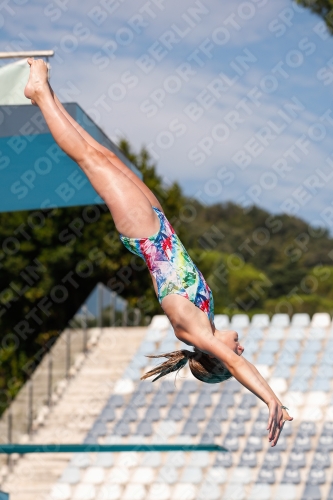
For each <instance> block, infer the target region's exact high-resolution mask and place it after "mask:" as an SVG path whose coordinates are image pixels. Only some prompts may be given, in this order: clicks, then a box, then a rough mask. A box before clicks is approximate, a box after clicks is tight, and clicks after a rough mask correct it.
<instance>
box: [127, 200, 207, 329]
mask: <svg viewBox="0 0 333 500" xmlns="http://www.w3.org/2000/svg"><path fill="white" fill-rule="evenodd" d="M153 209H154V211H155V212H156V214H157V215H158V217H159V219H160V229H159V231H158V232H157V233H156V234H154V235H153V236H149V238H127V237H126V236H123V235H122V234H121V235H120V239H121V241H122V243H123V244H124V245H125V247H126V248H127V249H128V250H130V252H132V253H134V254H136V255H138V256H139V257H141V258H142V259H144V260H145V261H146V264H147V266H148V269H149V271H150V273H151V274H152V275H153V276H154V278H155V279H156V283H157V291H158V300H159V302H160V303H161V302H162V300H163V299H164V297H166V296H167V295H170V294H172V293H175V294H177V295H181V296H182V297H186V298H187V299H188V300H189V301H190V302H193V304H194V305H196V306H197V307H199V309H201V310H202V311H203V312H204V313H206V314H207V316H208V319H209V320H210V321H211V322H213V320H214V301H213V294H212V291H211V289H210V288H209V286H208V285H207V283H206V281H205V279H204V277H203V276H202V274H201V272H200V271H199V269H198V268H197V266H196V265H195V264H194V262H193V261H192V259H191V257H190V256H189V254H188V253H187V251H186V250H185V248H184V246H183V244H182V242H181V241H180V239H179V238H178V236H177V235H176V234H175V231H174V229H173V227H172V226H171V224H170V222H169V221H168V219H167V218H166V217H165V215H164V213H163V212H161V211H160V210H159V209H158V208H156V207H153Z"/></svg>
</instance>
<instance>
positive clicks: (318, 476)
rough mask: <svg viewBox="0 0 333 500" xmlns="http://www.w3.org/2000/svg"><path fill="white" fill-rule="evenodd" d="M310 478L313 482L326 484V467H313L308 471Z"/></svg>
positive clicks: (310, 481)
mask: <svg viewBox="0 0 333 500" xmlns="http://www.w3.org/2000/svg"><path fill="white" fill-rule="evenodd" d="M308 480H309V483H311V484H325V483H326V472H325V468H318V467H311V469H310V470H309V472H308Z"/></svg>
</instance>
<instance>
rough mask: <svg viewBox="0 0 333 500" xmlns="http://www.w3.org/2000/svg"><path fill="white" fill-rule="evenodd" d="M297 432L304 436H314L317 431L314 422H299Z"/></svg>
mask: <svg viewBox="0 0 333 500" xmlns="http://www.w3.org/2000/svg"><path fill="white" fill-rule="evenodd" d="M332 430H333V427H332ZM298 432H299V433H300V434H303V435H305V436H315V435H316V432H317V427H316V424H315V423H314V422H301V424H300V426H299V428H298Z"/></svg>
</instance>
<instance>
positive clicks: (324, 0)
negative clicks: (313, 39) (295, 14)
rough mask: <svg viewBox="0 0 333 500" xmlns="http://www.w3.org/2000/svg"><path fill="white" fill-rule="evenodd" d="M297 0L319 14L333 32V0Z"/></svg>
mask: <svg viewBox="0 0 333 500" xmlns="http://www.w3.org/2000/svg"><path fill="white" fill-rule="evenodd" d="M296 2H297V3H298V4H300V5H303V6H304V7H308V8H310V9H311V10H312V12H314V13H316V14H319V15H320V16H321V17H322V18H323V19H324V21H325V22H326V24H327V27H328V28H329V30H330V32H331V33H333V0H296Z"/></svg>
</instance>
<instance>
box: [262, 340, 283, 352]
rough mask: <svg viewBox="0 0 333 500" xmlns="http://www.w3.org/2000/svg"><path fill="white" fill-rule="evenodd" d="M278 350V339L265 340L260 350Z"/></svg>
mask: <svg viewBox="0 0 333 500" xmlns="http://www.w3.org/2000/svg"><path fill="white" fill-rule="evenodd" d="M279 350H280V342H279V341H278V340H266V341H265V342H264V344H263V346H262V348H261V351H265V352H271V353H273V354H275V353H276V352H278V351H279Z"/></svg>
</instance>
